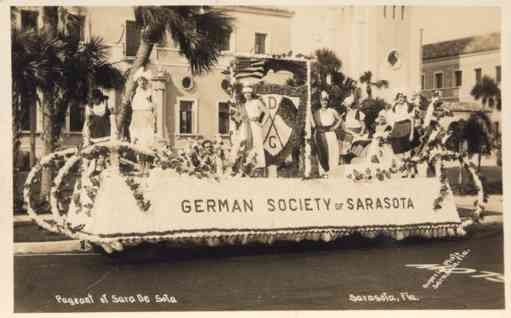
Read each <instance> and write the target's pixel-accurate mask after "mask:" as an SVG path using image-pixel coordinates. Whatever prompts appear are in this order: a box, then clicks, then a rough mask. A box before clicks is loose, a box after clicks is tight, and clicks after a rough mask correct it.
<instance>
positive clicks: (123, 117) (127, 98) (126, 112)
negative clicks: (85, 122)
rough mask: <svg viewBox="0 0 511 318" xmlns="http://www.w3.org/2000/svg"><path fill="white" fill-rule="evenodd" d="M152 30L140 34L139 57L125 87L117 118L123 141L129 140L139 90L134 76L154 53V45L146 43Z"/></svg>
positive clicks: (119, 132)
mask: <svg viewBox="0 0 511 318" xmlns="http://www.w3.org/2000/svg"><path fill="white" fill-rule="evenodd" d="M151 31H152V30H151V28H149V27H146V28H145V30H142V31H141V32H140V46H139V47H138V50H137V56H136V58H135V61H134V62H133V65H132V66H131V69H130V71H129V74H128V79H127V80H126V84H125V86H124V93H123V96H122V102H121V106H120V111H119V116H118V117H117V135H118V136H117V137H118V138H119V139H121V140H129V139H130V136H129V126H130V123H131V100H132V99H133V95H135V91H136V88H137V83H136V81H135V80H134V78H133V75H134V74H135V72H136V71H137V70H138V69H139V68H140V67H145V66H146V64H147V63H148V62H149V56H150V55H151V52H152V51H153V47H154V43H150V42H149V41H146V40H145V38H147V34H150V33H151Z"/></svg>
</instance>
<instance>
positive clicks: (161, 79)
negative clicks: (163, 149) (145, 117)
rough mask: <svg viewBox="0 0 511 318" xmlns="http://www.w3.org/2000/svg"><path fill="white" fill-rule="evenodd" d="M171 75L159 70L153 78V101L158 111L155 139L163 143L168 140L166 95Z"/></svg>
mask: <svg viewBox="0 0 511 318" xmlns="http://www.w3.org/2000/svg"><path fill="white" fill-rule="evenodd" d="M168 80H169V75H168V73H166V72H163V71H159V72H158V73H157V74H156V75H155V76H153V78H152V79H151V82H152V88H153V103H154V107H155V112H156V133H155V141H156V142H157V143H163V142H165V141H167V140H166V138H165V135H166V132H165V129H166V125H165V119H166V117H167V116H166V115H167V114H166V107H165V105H166V96H167V82H168Z"/></svg>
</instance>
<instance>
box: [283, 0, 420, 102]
mask: <svg viewBox="0 0 511 318" xmlns="http://www.w3.org/2000/svg"><path fill="white" fill-rule="evenodd" d="M415 10H416V9H415V8H414V7H410V6H402V5H387V6H355V5H351V6H336V7H302V8H296V9H295V18H294V19H293V24H292V25H293V29H292V32H291V35H292V40H293V41H292V46H293V50H294V51H297V52H304V53H310V52H313V51H314V50H317V49H321V48H329V49H331V50H333V51H334V52H335V53H336V55H337V56H338V57H339V59H340V60H341V61H342V69H341V70H342V72H344V73H345V74H346V75H348V76H349V77H351V78H353V79H355V80H358V79H359V78H360V76H361V75H362V74H363V73H364V72H365V71H371V72H372V73H373V80H375V81H376V80H387V81H388V82H389V88H388V89H381V90H378V89H374V90H373V95H375V96H379V97H382V98H384V99H386V100H387V101H390V100H392V99H393V98H394V97H395V94H396V93H397V92H398V91H403V92H404V93H406V94H412V93H414V92H418V91H419V90H420V64H421V63H420V62H421V53H420V32H419V30H418V29H416V30H415V29H414V28H413V27H412V25H413V19H414V13H415ZM307 51H308V52H307Z"/></svg>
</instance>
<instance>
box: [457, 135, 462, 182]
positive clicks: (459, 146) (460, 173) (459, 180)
mask: <svg viewBox="0 0 511 318" xmlns="http://www.w3.org/2000/svg"><path fill="white" fill-rule="evenodd" d="M461 151H462V144H461V143H458V153H461ZM459 162H460V172H459V175H458V184H459V185H462V184H463V160H461V159H460V160H459Z"/></svg>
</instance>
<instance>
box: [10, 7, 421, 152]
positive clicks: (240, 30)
mask: <svg viewBox="0 0 511 318" xmlns="http://www.w3.org/2000/svg"><path fill="white" fill-rule="evenodd" d="M224 8H225V9H226V10H227V13H228V14H229V15H230V16H232V17H233V18H234V30H233V32H232V34H231V35H230V38H229V40H228V41H226V47H225V51H224V53H223V54H222V56H221V57H220V58H219V60H218V63H217V65H215V66H214V67H213V68H212V70H211V71H210V72H208V73H207V74H203V75H200V76H192V74H191V72H190V68H189V66H188V63H187V61H186V60H185V58H183V57H182V56H181V55H179V51H178V49H177V47H176V45H175V44H174V43H173V42H172V40H171V38H170V36H167V37H166V39H165V40H164V41H162V42H161V43H160V44H158V45H157V46H156V47H155V48H154V50H153V51H152V55H151V57H150V63H149V65H148V69H149V70H150V72H151V74H152V80H151V82H152V83H151V84H152V89H153V97H154V101H155V106H156V113H157V121H158V123H157V131H158V132H157V135H158V136H157V137H158V138H159V139H161V140H165V141H167V142H169V143H170V144H171V145H173V146H175V147H180V146H182V145H183V144H184V141H186V140H187V139H189V138H191V137H194V136H197V135H202V136H205V137H206V138H215V137H217V136H227V135H228V133H229V129H230V128H229V126H230V125H231V123H230V121H229V115H228V106H227V101H228V100H229V98H230V96H228V95H227V94H226V92H225V91H224V90H223V89H222V88H221V82H222V80H223V79H224V78H225V75H224V74H222V71H223V70H225V69H226V67H227V66H228V65H229V63H230V62H231V60H232V59H233V55H234V53H249V54H250V53H255V54H281V53H287V52H289V51H293V52H294V53H303V54H310V53H312V52H313V51H314V50H316V49H320V48H329V49H332V50H333V51H334V52H335V53H336V54H337V56H338V57H339V58H340V59H341V60H342V63H343V66H342V71H343V72H344V73H345V74H347V75H348V76H350V77H352V78H354V79H358V78H359V77H360V75H362V73H363V72H365V71H368V70H370V71H371V72H372V73H373V80H380V79H385V80H387V81H388V82H389V86H390V87H389V88H388V89H382V90H373V92H374V95H375V96H379V97H382V98H385V99H386V100H392V99H393V98H394V96H395V94H396V92H397V91H404V92H406V93H412V92H415V91H417V90H418V89H419V88H420V39H419V33H418V30H414V29H413V28H412V27H411V25H412V20H413V14H414V11H413V8H412V7H408V6H395V5H394V6H370V7H369V6H365V7H364V6H339V7H332V8H330V7H293V8H292V9H291V8H277V7H260V6H258V7H255V6H254V7H252V6H230V7H224ZM18 9H19V10H18V11H17V13H16V16H15V21H16V27H18V28H20V29H27V28H38V27H40V26H41V25H42V14H41V12H40V11H41V7H18ZM67 10H69V11H71V12H72V13H74V14H75V15H78V16H80V17H81V18H80V22H81V26H80V28H79V29H78V30H74V32H78V33H79V35H80V37H81V38H82V39H83V40H84V41H87V40H88V39H90V38H91V37H93V36H99V37H101V38H102V39H103V40H104V43H105V44H107V45H108V47H109V53H110V54H109V59H110V62H112V63H114V64H115V65H116V66H117V67H118V68H120V69H121V70H127V69H128V68H129V67H130V66H131V64H132V62H133V60H134V58H135V55H136V51H137V48H138V45H139V30H138V29H137V26H136V24H135V23H134V15H133V10H132V8H131V7H68V8H67ZM270 76H273V77H274V78H273V79H275V80H277V81H278V82H281V81H282V82H283V81H284V78H285V77H286V75H283V76H280V77H279V76H278V74H277V75H270ZM105 93H106V94H107V95H108V96H109V99H108V103H109V104H110V106H113V107H119V105H120V103H121V98H122V95H121V94H122V92H120V91H107V92H105ZM30 117H31V118H32V120H35V121H36V127H37V131H38V134H39V133H40V129H41V127H42V116H41V113H40V111H38V112H35V111H34V113H33V114H31V115H30ZM25 122H26V125H25V127H24V128H25V132H24V134H23V137H22V144H21V150H22V151H25V152H27V151H29V148H30V146H29V142H28V141H29V134H28V129H29V127H30V122H31V120H30V118H27V120H26V121H25ZM82 126H83V113H82V112H76V111H73V112H71V113H70V114H68V116H67V118H66V124H65V128H64V133H63V137H62V142H63V144H64V146H65V145H76V144H80V143H81V141H82V136H81V130H82ZM41 146H42V143H41V142H40V141H39V140H37V142H36V157H39V154H40V152H41Z"/></svg>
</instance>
